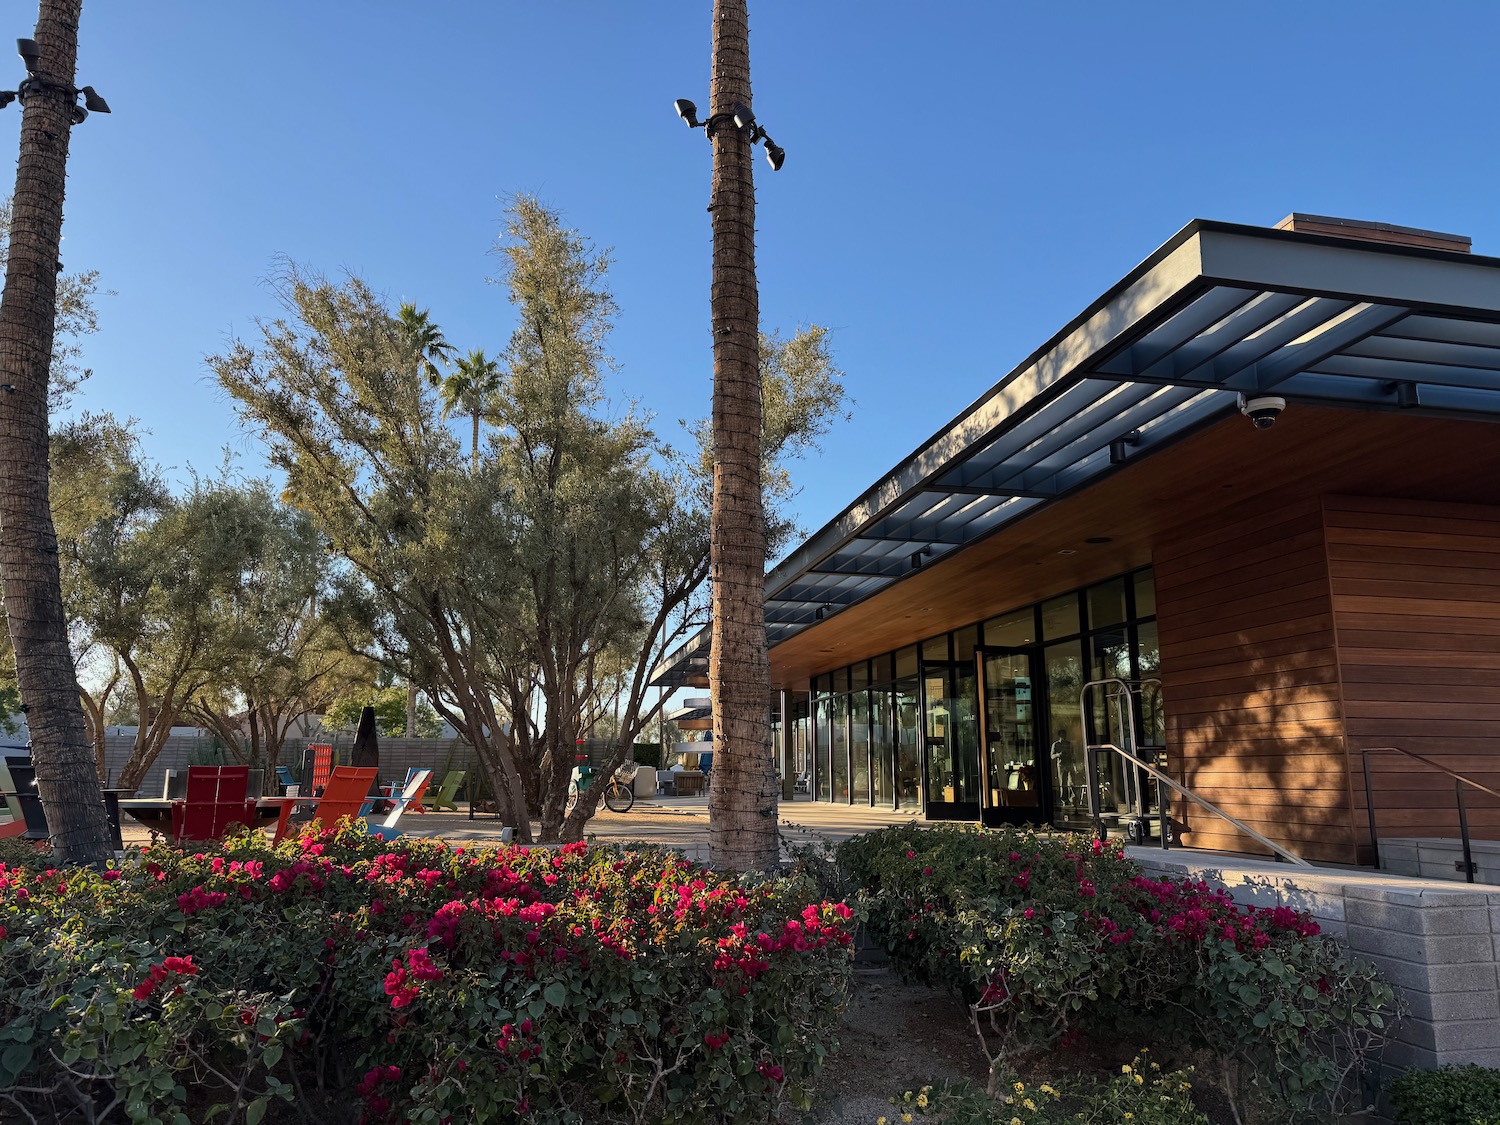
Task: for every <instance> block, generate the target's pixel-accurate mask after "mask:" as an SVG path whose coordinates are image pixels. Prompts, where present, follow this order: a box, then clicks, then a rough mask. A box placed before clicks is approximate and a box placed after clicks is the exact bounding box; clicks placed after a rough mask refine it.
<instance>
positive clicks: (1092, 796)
mask: <svg viewBox="0 0 1500 1125" xmlns="http://www.w3.org/2000/svg"><path fill="white" fill-rule="evenodd" d="M1139 682H1140V683H1142V684H1146V683H1155V684H1156V685H1157V686H1158V687H1159V686H1160V685H1161V681H1160V680H1154V679H1152V680H1142V681H1139ZM1105 685H1116V686H1118V687H1119V688H1120V689H1121V692H1122V695H1123V698H1124V700H1125V706H1126V717H1127V718H1128V719H1129V721H1130V724H1131V725H1130V726H1129V727H1127V728H1126V729H1127V730H1129V732H1130V734H1131V736H1132V737H1133V736H1134V734H1135V725H1134V722H1135V712H1134V705H1133V703H1132V701H1131V688H1130V684H1129V683H1127V682H1126V681H1125V680H1122V679H1119V678H1117V677H1107V678H1105V679H1101V680H1090V681H1089V682H1088V683H1086V684H1084V685H1083V690H1082V691H1081V692H1080V693H1079V699H1078V706H1079V718H1080V720H1081V721H1082V722H1084V723H1085V724H1087V722H1088V695H1089V689H1090V688H1094V687H1102V686H1105ZM1106 698H1108V697H1106ZM1085 729H1087V728H1085ZM1096 750H1109V751H1112V752H1114V753H1115V754H1118V755H1119V756H1120V757H1122V758H1124V759H1125V760H1126V761H1127V762H1129V763H1130V764H1131V765H1133V766H1135V767H1136V768H1137V769H1141V770H1144V771H1145V772H1146V773H1148V774H1150V775H1151V776H1152V777H1153V778H1155V779H1156V782H1157V784H1158V785H1165V786H1166V787H1167V788H1168V789H1170V790H1172V791H1173V792H1174V793H1179V794H1181V795H1182V796H1183V797H1186V798H1187V799H1188V800H1189V801H1192V802H1193V803H1194V804H1196V805H1199V806H1200V807H1202V808H1203V809H1205V810H1207V811H1208V812H1209V813H1211V814H1213V815H1214V816H1216V817H1218V818H1219V819H1221V820H1223V821H1226V822H1227V823H1229V824H1230V825H1231V826H1233V827H1234V828H1235V829H1236V830H1237V831H1239V832H1243V833H1244V834H1245V835H1246V836H1249V837H1250V838H1251V839H1252V840H1255V841H1256V842H1257V843H1259V844H1261V845H1263V846H1264V847H1267V848H1269V849H1270V850H1271V851H1272V852H1274V853H1275V854H1276V855H1278V856H1281V857H1282V858H1283V859H1285V860H1286V861H1287V862H1288V863H1294V864H1296V865H1297V866H1298V867H1311V866H1312V864H1310V863H1308V862H1307V860H1305V859H1303V858H1302V857H1301V856H1299V855H1296V854H1294V853H1292V852H1289V851H1287V850H1286V848H1284V847H1282V846H1281V845H1280V844H1278V843H1276V841H1274V840H1272V839H1270V838H1268V837H1266V836H1263V835H1261V834H1260V833H1259V832H1257V831H1256V830H1255V829H1253V828H1251V827H1250V826H1249V825H1248V824H1246V823H1245V822H1244V821H1242V820H1239V819H1238V818H1236V817H1233V816H1230V815H1229V814H1228V813H1227V812H1225V811H1224V810H1223V809H1221V808H1219V806H1218V805H1215V804H1214V803H1213V802H1212V801H1209V800H1208V799H1207V798H1204V797H1200V796H1199V795H1198V794H1196V793H1194V792H1193V791H1192V790H1191V789H1189V788H1187V787H1186V786H1185V785H1180V784H1178V783H1177V782H1175V781H1173V780H1172V779H1171V778H1170V777H1168V776H1167V775H1166V774H1164V773H1163V772H1162V771H1161V770H1159V769H1157V768H1156V767H1155V766H1153V765H1151V764H1150V763H1148V762H1145V761H1142V760H1141V759H1140V758H1139V757H1137V756H1136V755H1134V754H1132V753H1131V752H1130V751H1129V750H1125V749H1123V748H1121V747H1119V746H1116V745H1115V744H1114V743H1112V742H1101V743H1091V744H1089V745H1087V746H1086V748H1085V750H1084V771H1085V773H1086V774H1087V776H1088V785H1089V813H1090V815H1091V816H1092V817H1093V818H1094V825H1095V827H1096V828H1097V829H1098V830H1099V831H1100V832H1101V833H1102V832H1103V828H1104V820H1103V815H1102V811H1101V809H1100V799H1099V767H1098V765H1097V764H1096V763H1095V761H1094V752H1095V751H1096ZM1156 815H1157V820H1158V824H1159V826H1160V827H1159V832H1160V835H1161V842H1162V847H1163V848H1166V847H1167V846H1168V841H1169V825H1168V817H1167V802H1166V800H1165V798H1163V799H1162V800H1161V801H1159V802H1158V808H1157V814H1156Z"/></svg>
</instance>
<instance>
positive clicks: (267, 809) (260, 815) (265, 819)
mask: <svg viewBox="0 0 1500 1125" xmlns="http://www.w3.org/2000/svg"><path fill="white" fill-rule="evenodd" d="M181 799H182V798H180V797H178V798H170V797H133V798H129V799H126V800H121V801H120V802H119V807H120V809H121V810H122V811H124V812H127V813H129V814H130V815H131V816H132V817H134V818H135V819H136V820H138V821H140V822H141V823H142V824H144V825H145V826H146V827H147V828H150V829H151V830H152V831H154V832H162V833H164V834H166V835H169V836H170V835H171V834H172V804H173V801H174V800H181ZM302 799H303V798H301V797H258V798H256V809H255V811H256V818H257V820H259V821H260V822H261V823H270V821H271V820H273V819H276V818H277V817H278V814H279V816H280V819H283V820H284V819H285V818H286V817H287V816H289V815H290V812H291V804H292V803H295V802H297V801H300V800H302ZM279 806H284V807H279Z"/></svg>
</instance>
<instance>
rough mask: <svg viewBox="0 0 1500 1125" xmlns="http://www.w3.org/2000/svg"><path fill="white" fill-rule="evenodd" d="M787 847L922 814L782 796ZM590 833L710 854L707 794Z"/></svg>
mask: <svg viewBox="0 0 1500 1125" xmlns="http://www.w3.org/2000/svg"><path fill="white" fill-rule="evenodd" d="M777 815H778V822H779V826H780V831H781V838H782V846H783V848H791V847H804V846H809V845H816V844H818V843H819V842H823V841H826V842H828V843H830V844H837V843H838V842H839V841H841V840H847V839H848V838H849V837H850V836H857V835H859V834H860V833H862V832H870V831H873V830H874V829H877V828H884V827H885V826H887V825H890V824H905V823H907V822H908V821H911V820H913V819H919V818H918V817H916V815H915V814H914V813H913V812H911V811H907V812H900V813H898V812H893V811H891V810H890V809H872V808H870V807H868V806H864V805H834V804H829V803H827V802H823V801H809V800H806V799H805V798H804V799H802V800H797V801H785V802H782V803H781V804H780V805H779V806H778V808H777ZM122 827H123V835H124V837H125V843H126V844H127V845H132V844H134V845H140V844H145V843H147V842H148V841H149V840H150V836H151V833H150V831H149V830H148V829H147V828H146V827H145V826H143V825H141V824H138V823H136V822H135V821H133V820H131V819H130V818H129V817H126V818H125V824H124V825H123V826H122ZM501 827H502V825H501V823H500V821H499V819H498V818H496V817H493V816H487V815H484V814H480V815H478V816H476V817H475V818H474V819H473V820H470V819H469V816H468V812H467V810H466V811H464V812H461V813H451V812H443V813H412V812H408V813H407V814H406V815H405V816H403V817H402V818H401V828H402V829H403V830H404V831H405V833H406V834H407V835H409V836H440V837H442V838H443V839H445V840H449V841H451V842H453V843H455V844H458V843H465V842H473V843H487V844H498V843H499V842H500V829H501ZM587 835H589V836H591V837H594V838H596V839H599V840H603V841H608V842H610V843H643V844H656V845H660V846H663V847H669V848H678V849H680V850H681V851H682V852H684V853H685V854H686V855H687V856H688V858H690V859H694V860H699V861H705V860H707V859H708V798H707V797H706V796H703V797H654V798H650V799H645V800H638V801H636V804H635V807H634V808H633V809H631V810H630V811H629V812H628V813H614V812H610V811H609V810H608V809H606V808H604V807H603V806H602V805H601V806H600V808H599V811H598V813H597V814H596V815H595V816H594V818H593V820H591V821H589V824H588V829H587Z"/></svg>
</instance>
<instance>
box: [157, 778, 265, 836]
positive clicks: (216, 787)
mask: <svg viewBox="0 0 1500 1125" xmlns="http://www.w3.org/2000/svg"><path fill="white" fill-rule="evenodd" d="M249 788H250V767H249V766H189V767H188V782H187V797H186V798H185V799H183V800H180V801H173V802H172V842H173V843H174V844H181V843H184V842H186V841H188V840H219V839H222V838H223V837H224V835H225V834H226V833H227V832H228V831H229V830H230V829H231V828H237V827H239V826H240V825H250V826H253V825H254V824H255V804H256V803H255V799H254V798H251V797H246V796H245V793H246V791H247V790H248V789H249Z"/></svg>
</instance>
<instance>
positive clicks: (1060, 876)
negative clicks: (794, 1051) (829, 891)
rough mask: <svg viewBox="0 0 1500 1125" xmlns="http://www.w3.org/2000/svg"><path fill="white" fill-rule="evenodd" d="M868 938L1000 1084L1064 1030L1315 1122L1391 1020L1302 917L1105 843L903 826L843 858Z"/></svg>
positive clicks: (1364, 1063) (1362, 966)
mask: <svg viewBox="0 0 1500 1125" xmlns="http://www.w3.org/2000/svg"><path fill="white" fill-rule="evenodd" d="M839 859H840V862H841V863H843V864H844V865H845V867H846V869H847V870H848V872H849V873H850V875H851V876H852V877H853V878H854V879H855V880H856V881H857V882H858V883H859V884H860V885H861V886H862V887H863V888H864V890H863V891H862V892H861V895H860V898H861V901H862V903H863V909H864V911H865V913H866V915H867V917H868V926H869V928H870V931H871V933H872V935H874V936H875V937H876V938H877V939H878V940H880V941H881V942H883V943H884V945H885V946H886V948H887V949H888V950H889V952H890V956H891V959H892V962H893V963H894V965H895V966H896V967H897V968H898V969H900V970H901V971H903V972H904V973H905V974H906V975H908V976H910V977H913V978H916V979H920V980H923V981H927V982H930V983H934V984H939V985H945V986H948V987H950V988H953V989H955V990H957V991H959V992H960V993H961V994H963V996H964V997H965V999H966V1000H967V1001H968V1002H969V1003H970V1005H971V1008H972V1011H973V1013H974V1025H975V1029H976V1031H978V1032H979V1035H980V1039H981V1042H983V1043H984V1044H985V1049H986V1052H987V1054H988V1057H989V1059H990V1063H991V1067H992V1073H993V1074H995V1075H997V1076H998V1077H999V1078H1001V1079H1003V1078H1004V1077H1006V1075H1007V1073H1008V1072H1007V1070H1006V1066H1005V1062H1006V1059H1007V1057H1014V1053H1015V1052H1016V1051H1018V1050H1024V1049H1027V1048H1035V1047H1044V1046H1049V1045H1052V1044H1056V1043H1059V1042H1064V1043H1065V1042H1067V1041H1068V1040H1069V1039H1071V1038H1073V1037H1075V1036H1076V1035H1078V1034H1079V1033H1080V1032H1081V1033H1085V1034H1092V1035H1100V1034H1103V1035H1107V1036H1110V1037H1119V1036H1121V1035H1132V1036H1140V1037H1142V1038H1143V1039H1145V1040H1149V1041H1151V1042H1157V1043H1174V1044H1178V1045H1181V1046H1184V1047H1193V1048H1199V1049H1206V1050H1207V1051H1208V1052H1209V1053H1210V1054H1211V1057H1212V1062H1213V1065H1212V1069H1211V1070H1210V1071H1209V1073H1208V1074H1207V1077H1208V1078H1209V1079H1210V1080H1211V1081H1213V1082H1214V1083H1215V1084H1216V1085H1218V1086H1220V1087H1221V1088H1222V1089H1223V1090H1224V1092H1225V1093H1226V1094H1227V1095H1229V1097H1230V1098H1231V1099H1232V1100H1233V1101H1234V1103H1235V1106H1236V1108H1237V1111H1238V1112H1242V1113H1244V1114H1249V1113H1250V1112H1252V1111H1253V1110H1255V1109H1256V1108H1260V1109H1266V1108H1268V1107H1275V1108H1274V1110H1273V1112H1274V1113H1276V1114H1277V1115H1279V1116H1280V1117H1281V1118H1282V1119H1285V1118H1286V1116H1287V1115H1288V1114H1295V1113H1300V1114H1304V1115H1307V1116H1308V1117H1309V1118H1311V1119H1313V1120H1323V1121H1326V1120H1330V1119H1332V1117H1333V1116H1334V1115H1335V1114H1336V1113H1337V1112H1339V1111H1340V1110H1341V1109H1342V1108H1343V1107H1344V1106H1346V1105H1347V1104H1348V1103H1349V1102H1350V1101H1351V1099H1354V1098H1356V1097H1358V1096H1359V1095H1361V1094H1362V1093H1363V1092H1364V1090H1363V1088H1362V1085H1361V1083H1362V1082H1363V1080H1364V1076H1365V1075H1366V1073H1367V1071H1368V1069H1369V1067H1370V1064H1371V1063H1372V1062H1373V1056H1374V1054H1375V1053H1376V1052H1378V1049H1379V1048H1380V1046H1381V1045H1382V1044H1383V1042H1384V1038H1385V1034H1386V1030H1387V1028H1388V1027H1389V1026H1390V1021H1391V1020H1392V1018H1393V1017H1394V1016H1395V1015H1396V1014H1397V1001H1396V998H1395V994H1394V992H1393V990H1392V989H1391V988H1390V986H1389V985H1388V984H1386V983H1385V982H1384V981H1383V980H1382V979H1381V978H1380V976H1379V974H1378V973H1377V971H1376V970H1375V969H1374V968H1373V967H1372V966H1370V965H1368V964H1366V963H1364V962H1360V961H1358V960H1356V959H1354V958H1351V957H1350V956H1349V955H1348V953H1347V951H1346V950H1344V949H1343V948H1342V947H1341V946H1340V945H1339V944H1338V943H1336V942H1334V941H1332V940H1330V939H1329V938H1326V937H1324V936H1322V935H1321V934H1320V933H1319V931H1318V925H1317V923H1316V922H1314V921H1313V920H1312V919H1311V918H1310V917H1308V916H1307V915H1306V914H1303V913H1299V912H1297V911H1294V910H1289V909H1286V908H1284V907H1275V908H1251V907H1242V906H1239V905H1237V904H1236V903H1235V902H1234V901H1233V900H1232V899H1231V898H1230V897H1229V895H1228V894H1227V893H1226V892H1225V891H1223V890H1219V889H1215V888H1212V887H1210V886H1209V885H1208V884H1206V883H1203V882H1195V881H1191V880H1183V879H1152V878H1147V877H1146V876H1145V875H1144V874H1143V873H1142V872H1141V869H1140V868H1139V867H1138V866H1137V865H1136V864H1134V863H1133V862H1132V861H1130V860H1129V859H1127V858H1126V857H1125V855H1124V854H1123V851H1122V849H1121V848H1120V847H1119V846H1118V845H1116V844H1113V843H1109V844H1106V843H1101V842H1099V841H1096V840H1093V839H1091V838H1089V837H1087V836H1081V835H1043V834H1038V833H1035V832H1032V831H1029V830H1022V829H1005V830H1001V831H993V832H992V831H978V830H974V829H971V828H965V827H959V826H952V827H946V826H945V827H933V828H924V827H917V826H915V825H907V826H903V827H898V828H891V829H886V830H884V831H881V832H877V833H872V834H870V835H868V836H864V837H861V838H857V839H854V840H851V841H848V842H846V843H845V844H843V845H841V847H840V850H839Z"/></svg>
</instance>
